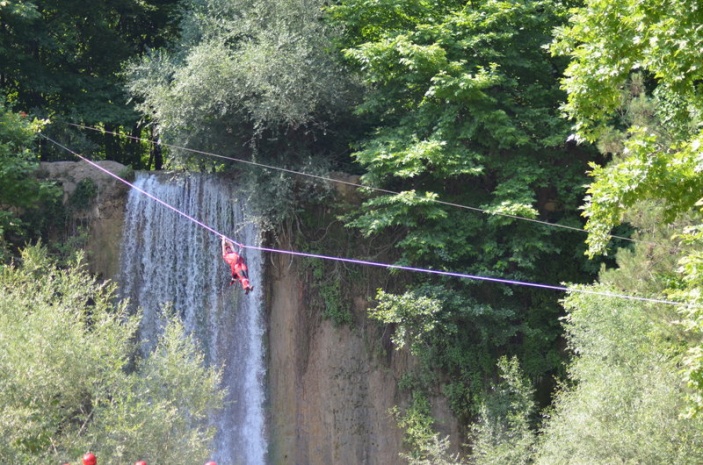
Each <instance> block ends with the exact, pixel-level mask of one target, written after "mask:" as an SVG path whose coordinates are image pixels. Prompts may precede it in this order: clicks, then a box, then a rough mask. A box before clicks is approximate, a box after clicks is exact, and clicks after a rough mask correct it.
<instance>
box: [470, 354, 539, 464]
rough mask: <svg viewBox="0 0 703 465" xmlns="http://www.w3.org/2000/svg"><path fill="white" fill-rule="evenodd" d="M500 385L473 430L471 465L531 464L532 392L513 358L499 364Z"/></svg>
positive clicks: (490, 396) (489, 395)
mask: <svg viewBox="0 0 703 465" xmlns="http://www.w3.org/2000/svg"><path fill="white" fill-rule="evenodd" d="M498 370H499V376H500V381H499V382H498V383H496V385H495V386H493V389H491V391H490V393H489V394H488V395H487V396H486V399H485V401H484V402H483V404H482V406H481V410H480V416H479V421H478V422H477V423H476V424H475V425H473V426H472V434H471V439H472V441H471V448H472V454H471V456H472V460H473V462H472V463H475V464H476V465H527V464H530V463H532V454H533V447H534V443H535V438H536V435H535V432H534V430H533V428H532V425H531V424H530V423H531V417H532V416H533V415H534V413H535V401H534V392H533V391H534V390H533V388H532V386H531V385H530V383H529V381H527V380H525V379H524V378H523V375H522V372H521V370H520V365H519V362H518V360H517V359H516V358H512V359H511V360H508V359H507V358H505V357H501V358H500V359H499V360H498Z"/></svg>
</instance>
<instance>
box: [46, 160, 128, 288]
mask: <svg viewBox="0 0 703 465" xmlns="http://www.w3.org/2000/svg"><path fill="white" fill-rule="evenodd" d="M96 164H97V165H99V166H100V167H101V168H102V169H104V170H107V171H109V172H110V173H114V174H116V175H118V176H125V174H126V173H127V172H128V168H127V167H125V166H124V165H122V164H120V163H117V162H114V161H98V162H96ZM39 175H40V177H42V178H47V179H51V180H54V181H56V182H57V183H59V184H60V185H61V187H62V188H63V193H64V205H69V204H70V202H71V199H72V198H73V196H74V195H75V193H76V189H77V187H78V186H79V185H80V183H81V182H82V181H84V180H86V179H90V180H91V181H92V183H93V185H94V186H95V192H94V194H95V197H94V198H91V199H90V202H89V203H88V204H87V205H86V207H85V208H83V209H80V210H74V211H70V215H71V216H72V218H71V219H72V221H77V222H80V224H82V225H84V226H85V227H86V228H88V235H87V243H86V253H87V255H88V267H89V269H90V271H91V272H93V273H94V274H96V275H97V276H99V277H103V278H114V277H116V276H117V273H118V272H119V269H120V268H119V266H120V264H119V261H120V247H121V245H122V226H123V224H124V211H125V205H126V202H127V192H128V189H129V187H128V186H127V185H126V184H124V183H122V182H120V181H119V180H117V179H115V178H114V177H112V176H110V175H109V174H107V173H106V172H104V171H102V170H100V169H98V168H96V167H95V166H93V165H91V164H89V163H86V162H84V161H79V162H73V161H60V162H51V163H46V162H44V163H41V166H40V173H39Z"/></svg>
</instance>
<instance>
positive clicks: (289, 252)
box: [41, 134, 683, 305]
mask: <svg viewBox="0 0 703 465" xmlns="http://www.w3.org/2000/svg"><path fill="white" fill-rule="evenodd" d="M41 136H42V137H43V138H44V139H46V140H48V141H49V142H51V143H53V144H55V145H56V146H58V147H60V148H62V149H64V150H66V151H67V152H69V153H71V154H73V155H74V156H76V157H77V158H79V159H81V160H83V161H84V162H86V163H88V164H90V165H91V166H93V167H95V168H97V169H98V170H100V171H102V172H104V173H105V174H107V175H109V176H111V177H113V178H115V179H116V180H118V181H120V182H122V183H123V184H126V185H127V186H130V187H131V188H133V189H135V190H136V191H137V192H139V193H141V194H143V195H146V196H147V197H149V198H150V199H152V200H154V201H155V202H158V203H159V204H161V205H163V206H164V207H166V208H168V209H169V210H172V211H173V212H175V213H177V214H179V215H181V216H183V217H184V218H186V219H187V220H189V221H192V222H193V223H195V224H197V225H198V226H200V227H201V228H203V229H206V230H207V231H210V232H212V233H213V234H216V235H218V236H220V237H224V238H225V239H228V240H230V241H232V242H233V243H234V244H236V245H237V246H239V247H240V248H245V249H252V250H259V251H262V252H270V253H277V254H285V255H291V256H297V257H306V258H315V259H321V260H330V261H336V262H342V263H350V264H355V265H363V266H374V267H381V268H386V269H391V270H402V271H409V272H415V273H426V274H433V275H438V276H447V277H454V278H462V279H471V280H475V281H486V282H493V283H499V284H507V285H513V286H525V287H532V288H539V289H549V290H553V291H560V292H575V293H582V294H590V295H598V296H602V297H611V298H618V299H625V300H632V301H639V302H649V303H658V304H666V305H682V304H683V303H682V302H675V301H671V300H665V299H655V298H650V297H641V296H633V295H627V294H618V293H613V292H603V291H594V290H590V289H583V288H579V287H571V288H569V287H566V286H556V285H551V284H541V283H534V282H528V281H517V280H513V279H506V278H496V277H490V276H480V275H473V274H467V273H458V272H452V271H442V270H432V269H428V268H417V267H412V266H405V265H394V264H390V263H380V262H373V261H369V260H359V259H354V258H345V257H334V256H329V255H321V254H313V253H307V252H298V251H293V250H282V249H275V248H271V247H262V246H256V245H248V244H242V243H239V242H237V241H235V240H233V239H231V238H229V237H227V236H226V235H224V234H222V233H220V232H219V231H217V230H215V229H213V228H211V227H210V226H208V225H206V224H205V223H203V222H201V221H199V220H198V219H197V218H194V217H192V216H190V215H188V214H187V213H184V212H182V211H180V210H178V209H177V208H176V207H174V206H172V205H169V204H168V203H166V202H164V201H163V200H161V199H159V198H158V197H156V196H154V195H152V194H150V193H149V192H146V191H145V190H144V189H141V188H139V187H137V186H135V185H134V184H132V183H130V182H129V181H127V180H126V179H123V178H121V177H120V176H118V175H117V174H115V173H113V172H111V171H110V170H108V169H106V168H104V167H102V166H100V165H99V164H97V163H95V162H93V161H91V160H89V159H87V158H86V157H84V156H82V155H80V154H79V153H77V152H75V151H73V150H71V149H69V148H68V147H66V146H65V145H62V144H60V143H59V142H57V141H55V140H53V139H51V138H49V137H47V136H45V135H43V134H42V135H41Z"/></svg>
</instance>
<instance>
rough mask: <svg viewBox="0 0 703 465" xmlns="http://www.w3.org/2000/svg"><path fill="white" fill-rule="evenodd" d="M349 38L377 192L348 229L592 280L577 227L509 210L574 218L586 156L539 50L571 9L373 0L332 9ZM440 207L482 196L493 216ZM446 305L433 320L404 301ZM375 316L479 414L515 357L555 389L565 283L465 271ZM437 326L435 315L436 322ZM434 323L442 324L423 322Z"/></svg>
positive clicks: (365, 160)
mask: <svg viewBox="0 0 703 465" xmlns="http://www.w3.org/2000/svg"><path fill="white" fill-rule="evenodd" d="M328 12H329V15H330V17H331V21H334V22H335V23H338V24H341V25H342V29H343V31H344V35H343V36H342V38H341V41H340V44H339V47H340V49H342V50H343V53H344V54H345V57H346V59H347V60H348V62H349V65H350V66H352V67H353V69H354V70H355V71H356V74H357V75H358V78H359V79H360V80H361V82H362V83H363V84H364V86H365V93H364V95H363V97H364V99H363V101H362V102H361V104H360V105H358V106H357V107H356V112H357V114H358V115H359V116H360V117H362V118H364V119H365V120H366V121H368V124H369V125H370V129H369V131H368V132H367V133H366V134H364V135H363V137H362V138H360V139H359V140H357V143H356V145H355V152H354V153H353V156H354V157H355V158H356V160H357V161H358V162H359V163H360V164H361V165H362V166H363V167H364V169H365V170H366V173H365V174H364V175H363V181H364V182H365V183H367V184H368V185H371V186H374V187H381V188H384V189H389V190H393V191H398V192H400V193H399V194H397V195H396V194H374V195H373V196H370V198H369V199H368V200H367V201H366V202H365V204H364V207H363V208H362V209H359V214H358V215H356V216H353V217H352V218H350V219H349V222H348V224H349V225H350V226H352V227H356V228H359V229H360V230H361V231H362V232H363V233H364V234H366V235H367V236H371V235H374V234H380V233H388V234H392V235H393V236H394V237H397V238H398V239H397V241H396V244H397V246H398V248H399V249H400V253H401V254H402V257H401V259H400V262H401V263H403V264H412V265H413V266H423V267H428V268H432V269H439V270H447V271H454V272H456V271H460V272H465V273H469V274H480V275H488V276H501V277H509V278H514V279H519V280H528V281H540V282H552V283H556V282H560V281H562V280H573V281H577V282H578V281H581V280H584V279H587V277H588V276H589V273H590V272H594V271H595V269H594V268H589V265H587V264H586V263H585V259H583V258H582V257H579V255H580V253H581V252H582V251H583V248H582V247H581V246H580V244H579V243H580V241H581V239H582V237H579V236H578V234H574V233H573V232H565V231H563V230H558V229H556V228H550V227H548V226H544V225H537V224H530V223H528V222H525V221H519V220H516V219H515V218H511V217H510V215H513V216H522V217H527V218H531V219H538V220H545V221H547V222H555V223H557V222H558V223H560V224H563V225H569V226H577V227H578V226H579V225H580V220H579V217H578V204H579V202H580V199H581V196H582V194H583V191H582V190H581V188H580V185H581V184H582V183H583V182H584V181H585V176H584V174H583V172H584V171H585V167H586V165H585V161H584V160H585V158H586V156H587V155H588V153H587V151H583V150H581V149H580V148H579V147H576V146H573V145H570V144H568V143H567V137H568V135H569V127H568V122H566V121H565V120H563V119H562V118H561V117H560V115H559V112H558V106H559V103H560V102H561V101H562V100H563V98H564V93H563V91H561V90H560V88H559V80H558V77H559V74H560V72H561V70H562V69H563V67H564V66H565V65H566V63H565V61H564V60H562V59H555V58H552V57H550V56H549V53H548V51H547V50H545V48H544V45H545V44H548V43H549V42H550V41H551V30H552V28H553V27H555V26H557V25H560V24H563V22H564V21H565V20H566V14H567V11H566V7H565V6H564V5H563V3H562V2H553V1H529V2H528V1H524V2H523V1H515V2H503V1H494V0H484V1H474V2H460V1H449V2H434V3H433V2H412V1H401V2H389V1H385V0H381V1H378V2H366V1H357V0H343V1H341V2H338V3H336V4H334V5H333V6H330V7H329V8H328ZM436 200H441V201H443V202H449V203H455V204H461V205H468V206H475V207H480V208H482V209H484V210H485V211H486V212H487V213H488V214H484V213H478V212H475V211H468V210H466V209H462V208H456V207H455V206H450V205H447V204H443V203H438V202H436ZM409 296H412V297H414V298H416V299H417V298H418V297H419V296H426V297H429V298H431V299H435V300H437V301H438V302H440V305H439V306H440V307H441V310H437V311H435V310H434V309H433V310H432V315H426V314H423V311H422V310H421V311H419V312H418V311H417V308H416V307H415V308H413V306H412V305H408V303H409V302H408V297H409ZM381 304H382V307H381V308H380V310H379V311H377V312H376V313H375V316H377V317H380V318H379V319H381V320H382V321H386V322H389V323H390V322H392V323H394V324H395V325H396V326H395V327H396V328H399V329H401V330H406V331H408V335H410V336H413V337H414V338H419V340H418V341H408V342H409V343H410V346H411V347H413V348H420V347H422V348H424V349H423V350H424V354H422V355H421V356H422V357H427V363H426V365H427V366H429V367H433V368H439V369H441V370H443V372H444V374H445V375H448V376H447V377H445V378H444V380H445V381H444V382H443V383H442V384H443V391H444V393H445V394H447V396H448V397H449V399H450V402H451V405H452V406H453V408H454V411H455V412H456V413H457V414H458V415H459V416H460V418H461V419H462V420H463V421H465V422H469V421H470V419H471V418H473V417H474V416H475V415H476V414H477V413H478V406H479V403H480V402H479V399H480V397H481V393H482V391H483V390H484V389H486V388H487V387H488V383H487V380H488V379H490V378H491V376H492V375H493V374H494V372H495V367H496V361H497V359H498V357H499V356H500V355H505V354H506V353H507V354H509V355H518V356H519V357H520V360H521V363H522V366H523V369H524V371H525V373H526V376H528V377H529V378H530V379H532V380H534V381H541V382H542V383H543V384H542V385H541V387H542V389H549V378H550V374H553V373H555V372H558V371H559V369H560V366H561V363H562V360H561V354H560V352H559V349H558V343H559V337H560V334H561V328H560V326H559V324H558V317H559V315H560V313H561V308H560V307H559V305H558V303H557V297H556V296H555V294H553V293H552V294H548V293H545V292H541V291H534V290H527V289H524V288H509V287H506V286H499V285H495V284H480V283H477V282H475V281H470V280H449V279H441V280H440V279H429V278H428V279H424V278H418V279H417V280H416V282H415V283H414V284H413V285H412V286H410V289H409V293H408V294H406V295H401V296H397V297H395V298H390V297H389V296H388V295H386V296H384V298H383V299H381ZM428 320H429V321H430V322H431V321H432V320H434V322H435V323H436V324H435V325H434V326H432V325H431V324H427V321H428ZM426 328H427V329H429V328H431V330H427V329H426Z"/></svg>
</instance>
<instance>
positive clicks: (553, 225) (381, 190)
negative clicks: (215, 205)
mask: <svg viewBox="0 0 703 465" xmlns="http://www.w3.org/2000/svg"><path fill="white" fill-rule="evenodd" d="M65 124H67V125H69V126H74V127H77V128H79V129H86V130H89V131H96V132H100V133H104V134H111V135H114V136H116V137H124V138H126V139H132V140H136V141H141V142H149V143H151V144H160V145H163V146H164V147H171V148H174V149H178V150H183V151H186V152H191V153H195V154H198V155H204V156H208V157H212V158H219V159H222V160H228V161H233V162H236V163H241V164H245V165H250V166H256V167H259V168H265V169H269V170H274V171H281V172H283V173H288V174H293V175H296V176H305V177H308V178H312V179H317V180H320V181H326V182H331V183H337V184H342V185H346V186H351V187H356V188H359V189H366V190H369V191H372V192H379V193H382V194H390V195H400V194H401V193H400V192H397V191H393V190H390V189H384V188H382V187H373V186H365V185H363V184H359V183H355V182H351V181H345V180H343V179H334V178H330V177H326V176H320V175H318V174H312V173H306V172H304V171H296V170H292V169H289V168H283V167H280V166H274V165H267V164H265V163H259V162H256V161H253V160H245V159H243V158H236V157H228V156H226V155H221V154H218V153H213V152H207V151H204V150H198V149H191V148H188V147H183V146H180V145H174V144H168V143H165V142H160V141H159V142H156V141H153V140H151V139H147V138H144V137H136V136H132V135H129V134H120V133H117V132H114V131H108V130H104V129H100V128H95V127H91V126H85V125H82V124H75V123H65ZM414 197H415V198H417V199H421V200H426V201H429V202H432V203H436V204H438V205H445V206H448V207H454V208H461V209H464V210H469V211H474V212H478V213H483V214H486V215H492V216H501V217H504V218H511V219H514V220H519V221H527V222H530V223H535V224H540V225H543V226H548V227H551V228H557V229H565V230H569V231H577V232H581V233H584V234H588V231H586V230H585V229H583V228H577V227H575V226H569V225H566V224H559V223H550V222H549V221H543V220H538V219H536V218H529V217H526V216H519V215H512V214H510V213H502V212H492V211H488V210H485V209H483V208H478V207H472V206H469V205H463V204H460V203H454V202H447V201H444V200H440V199H432V198H424V197H421V196H419V195H418V194H414ZM608 237H610V238H611V239H620V240H623V241H628V242H642V241H638V240H636V239H632V238H631V237H624V236H617V235H614V234H609V235H608ZM645 243H647V242H645ZM652 244H653V243H652Z"/></svg>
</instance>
